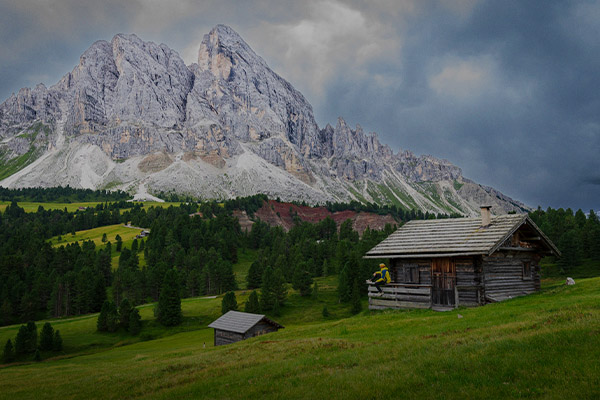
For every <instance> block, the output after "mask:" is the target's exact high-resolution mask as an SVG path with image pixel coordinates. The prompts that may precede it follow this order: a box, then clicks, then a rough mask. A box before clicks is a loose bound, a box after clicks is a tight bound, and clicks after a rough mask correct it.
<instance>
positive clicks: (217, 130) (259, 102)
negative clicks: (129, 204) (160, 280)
mask: <svg viewBox="0 0 600 400" xmlns="http://www.w3.org/2000/svg"><path fill="white" fill-rule="evenodd" d="M36 124H38V125H36ZM39 124H42V125H45V127H46V128H47V129H45V130H44V132H49V133H48V134H44V135H43V137H42V136H40V135H37V136H36V135H30V134H27V135H23V133H26V132H30V131H31V130H32V129H34V130H35V129H37V130H38V131H39ZM36 126H37V128H35V127H36ZM31 138H33V139H31ZM24 154H34V156H32V157H31V158H30V161H29V162H31V164H30V165H29V166H27V167H26V168H24V169H22V170H21V171H19V172H17V173H16V174H14V175H12V176H10V177H8V178H7V179H5V180H4V181H2V183H1V184H2V185H6V186H10V187H21V186H40V185H41V186H54V185H58V184H61V185H64V184H69V185H71V186H73V187H89V188H106V187H116V188H120V189H125V190H131V191H135V190H138V188H141V187H143V188H144V189H143V190H144V191H145V190H147V189H148V190H151V191H154V192H159V191H175V192H179V193H185V194H191V195H194V196H199V197H203V198H222V197H234V196H243V195H250V194H254V193H266V194H268V195H270V196H272V197H281V198H282V199H284V200H306V201H308V202H311V203H316V202H324V201H350V200H359V201H365V202H367V201H368V202H392V203H395V204H398V205H401V206H402V207H405V208H421V209H422V210H427V211H435V212H462V213H467V214H469V213H476V212H477V209H478V208H477V207H478V205H479V204H478V203H479V202H481V201H482V199H483V200H486V201H484V202H486V203H491V204H501V205H502V207H504V209H505V210H507V211H508V210H515V209H519V207H520V206H519V205H518V204H517V203H514V202H513V203H511V200H510V199H508V198H505V197H502V196H503V195H501V194H499V193H498V192H495V191H493V189H491V188H486V187H483V186H480V185H477V184H475V183H473V182H470V181H468V180H465V179H463V178H462V174H461V171H460V168H458V167H456V166H454V165H452V164H450V163H449V162H447V161H445V160H439V159H436V158H435V157H431V156H421V157H417V156H415V155H414V154H412V153H411V152H408V151H405V152H401V153H398V154H394V153H393V152H392V150H391V149H390V148H389V147H388V146H387V145H383V144H381V143H380V142H379V139H378V138H377V135H376V134H375V133H368V134H367V133H365V132H364V131H363V128H362V127H361V126H360V125H359V124H356V126H355V127H354V128H351V127H350V126H349V125H348V124H347V123H346V121H345V120H344V119H343V118H341V117H340V118H338V120H337V123H336V124H335V126H332V125H330V124H327V125H326V126H325V128H323V129H319V127H318V126H317V123H316V121H315V118H314V115H313V110H312V106H311V105H310V103H309V102H308V101H307V100H306V98H305V97H304V96H303V95H302V94H301V93H300V92H299V91H297V90H296V89H295V88H294V87H293V86H292V85H291V84H290V83H289V82H287V81H286V80H285V79H283V78H282V77H281V76H279V75H278V74H277V73H275V72H274V71H273V70H272V69H271V68H270V67H269V66H268V65H267V62H266V61H265V60H264V59H263V58H261V57H260V56H259V55H257V54H256V53H255V52H254V51H253V50H252V49H251V48H250V46H249V45H248V44H247V43H246V42H245V41H244V40H243V39H242V38H241V37H240V35H239V34H238V33H236V32H235V31H234V30H233V29H232V28H230V27H228V26H226V25H217V26H215V27H214V28H213V29H212V30H211V31H210V32H209V33H208V34H206V35H205V36H204V37H203V40H202V43H201V45H200V48H199V51H198V63H197V64H192V65H190V66H186V65H185V63H184V62H183V60H182V59H181V57H180V56H179V54H178V53H177V52H176V51H174V50H172V49H170V48H169V47H168V46H167V45H165V44H156V43H153V42H145V41H144V40H142V39H141V38H139V37H138V36H137V35H135V34H117V35H115V36H114V37H113V38H112V40H111V41H110V42H109V41H103V40H101V41H97V42H95V43H94V44H92V45H91V46H90V47H89V48H88V49H87V50H86V51H85V52H84V53H83V54H82V55H81V57H80V60H79V63H78V65H77V66H75V68H74V69H73V70H72V71H71V72H69V73H67V74H66V75H65V76H64V77H63V78H62V79H61V80H60V81H59V82H58V83H57V84H55V85H54V86H51V87H50V88H46V87H45V86H43V85H38V86H36V87H35V88H34V89H33V90H32V89H28V88H24V89H22V90H20V91H19V92H18V93H17V94H16V95H12V96H11V97H10V98H9V99H7V100H6V101H5V102H4V103H2V104H0V167H2V166H4V165H10V166H11V168H13V167H14V168H15V169H19V168H23V163H22V162H20V161H19V160H20V158H19V157H21V156H23V155H24ZM36 157H38V158H37V159H36ZM11 163H14V164H15V165H16V164H17V163H18V167H16V166H13V164H11ZM139 190H142V189H139Z"/></svg>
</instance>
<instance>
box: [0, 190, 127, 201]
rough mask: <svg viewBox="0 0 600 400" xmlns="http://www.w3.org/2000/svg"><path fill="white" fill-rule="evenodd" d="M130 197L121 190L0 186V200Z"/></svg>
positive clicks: (84, 199)
mask: <svg viewBox="0 0 600 400" xmlns="http://www.w3.org/2000/svg"><path fill="white" fill-rule="evenodd" d="M129 198H131V196H130V195H129V194H127V193H126V192H123V191H121V190H115V191H108V190H91V189H74V188H72V187H69V186H66V187H53V188H22V189H7V188H3V187H0V201H13V200H15V201H32V202H46V203H79V202H89V201H103V202H106V201H120V200H127V199H129Z"/></svg>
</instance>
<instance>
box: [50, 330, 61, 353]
mask: <svg viewBox="0 0 600 400" xmlns="http://www.w3.org/2000/svg"><path fill="white" fill-rule="evenodd" d="M62 349H63V340H62V337H61V336H60V331H59V330H58V329H57V330H56V331H54V340H53V341H52V350H54V351H62Z"/></svg>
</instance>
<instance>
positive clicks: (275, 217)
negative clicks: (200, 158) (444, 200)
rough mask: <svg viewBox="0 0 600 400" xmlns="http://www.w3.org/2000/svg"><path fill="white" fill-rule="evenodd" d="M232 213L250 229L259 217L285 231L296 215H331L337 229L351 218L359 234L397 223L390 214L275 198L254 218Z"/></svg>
mask: <svg viewBox="0 0 600 400" xmlns="http://www.w3.org/2000/svg"><path fill="white" fill-rule="evenodd" d="M234 215H235V216H236V217H237V218H238V219H239V221H240V226H241V227H242V229H243V230H246V231H247V230H250V229H251V228H252V225H253V224H254V221H253V220H255V219H257V218H260V219H261V220H262V221H263V222H266V223H267V224H269V225H270V226H281V227H282V228H283V229H284V230H285V231H286V232H287V231H289V230H290V229H291V228H292V227H293V226H294V218H295V216H298V218H300V219H301V220H302V221H306V222H312V223H317V222H320V221H322V220H324V219H325V218H327V217H331V218H332V219H333V220H334V221H335V223H336V225H337V227H338V229H339V227H340V225H341V224H342V223H343V222H344V221H346V220H347V219H350V220H352V226H353V227H354V230H356V231H357V232H358V233H359V235H362V233H363V232H364V231H365V229H367V227H369V228H370V229H377V230H381V229H383V228H384V227H385V225H386V224H391V225H394V224H398V222H397V221H396V220H395V219H394V217H392V216H391V215H378V214H373V213H366V212H360V213H357V212H355V211H351V210H346V211H338V212H335V213H332V212H330V211H329V210H327V208H325V207H309V206H298V205H295V204H292V203H279V202H277V201H275V200H269V201H268V202H265V204H264V205H263V206H262V207H261V208H260V209H259V210H258V211H257V212H256V213H255V215H254V218H253V219H250V217H249V216H248V215H247V214H246V212H245V211H234Z"/></svg>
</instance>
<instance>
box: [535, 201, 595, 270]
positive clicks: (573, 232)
mask: <svg viewBox="0 0 600 400" xmlns="http://www.w3.org/2000/svg"><path fill="white" fill-rule="evenodd" d="M529 216H530V217H531V219H532V220H533V222H535V224H536V225H537V226H538V227H539V228H540V229H541V230H542V231H543V232H544V233H545V234H546V235H547V236H548V237H549V238H550V240H552V242H553V243H554V244H555V245H556V246H557V247H558V249H559V250H560V252H561V257H560V258H559V259H558V260H557V263H558V265H559V266H560V267H561V268H562V269H563V270H564V271H565V272H568V270H569V269H570V268H572V267H573V266H576V265H578V264H580V263H581V262H582V261H583V260H584V259H592V260H595V261H600V220H599V219H598V216H597V215H596V213H595V212H594V210H590V212H589V214H588V215H586V214H585V213H584V212H583V211H582V210H581V209H579V210H577V211H576V212H573V210H571V209H570V208H567V209H566V210H564V209H562V208H559V209H558V210H555V209H552V208H550V207H549V208H548V209H546V210H545V211H544V210H542V209H541V208H539V207H538V209H537V210H535V211H533V212H531V213H530V214H529Z"/></svg>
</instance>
